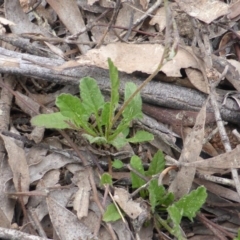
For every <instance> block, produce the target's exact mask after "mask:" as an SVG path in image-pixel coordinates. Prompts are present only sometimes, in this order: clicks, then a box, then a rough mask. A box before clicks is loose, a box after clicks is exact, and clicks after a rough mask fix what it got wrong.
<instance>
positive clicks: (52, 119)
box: [31, 59, 153, 149]
mask: <svg viewBox="0 0 240 240" xmlns="http://www.w3.org/2000/svg"><path fill="white" fill-rule="evenodd" d="M108 65H109V75H110V81H111V96H110V101H109V102H106V101H105V100H104V96H103V94H102V93H101V91H100V89H99V87H98V85H97V82H96V80H95V79H93V78H90V77H85V78H82V79H81V80H80V85H79V89H80V98H78V97H76V96H73V95H71V94H65V93H64V94H61V95H59V96H58V97H57V99H56V106H57V107H58V108H59V112H56V113H50V114H41V115H38V116H35V117H33V118H32V120H31V123H32V125H35V126H42V127H45V128H55V129H67V128H68V129H75V130H79V132H83V134H82V135H83V136H84V137H86V138H87V139H88V140H89V142H90V143H91V144H92V143H97V144H106V143H107V144H111V145H113V146H114V147H116V148H117V149H119V148H121V147H123V146H124V145H126V144H127V143H128V142H131V143H139V142H143V141H151V140H153V135H152V134H150V133H148V132H146V131H137V132H136V134H135V135H134V136H133V137H131V138H127V136H128V133H129V126H130V124H131V122H132V120H134V119H139V118H142V115H143V114H142V99H141V96H140V93H139V92H137V93H136V89H137V86H136V85H135V84H134V83H132V82H128V83H126V85H125V92H124V104H123V105H124V108H121V109H120V111H117V108H118V105H119V99H120V96H119V78H118V70H117V68H116V67H115V66H114V64H113V62H112V61H111V60H110V59H108Z"/></svg>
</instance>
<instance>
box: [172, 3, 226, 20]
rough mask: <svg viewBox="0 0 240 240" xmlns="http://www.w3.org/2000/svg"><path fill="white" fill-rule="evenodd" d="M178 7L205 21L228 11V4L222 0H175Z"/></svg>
mask: <svg viewBox="0 0 240 240" xmlns="http://www.w3.org/2000/svg"><path fill="white" fill-rule="evenodd" d="M176 2H177V3H178V5H179V7H180V8H181V9H182V10H183V11H184V12H186V13H187V14H189V15H190V16H192V17H195V18H197V19H199V20H201V21H203V22H205V23H211V22H212V21H214V20H215V19H217V18H219V17H221V16H223V15H225V14H227V13H229V5H228V4H226V3H224V2H222V1H212V0H198V1H195V0H176Z"/></svg>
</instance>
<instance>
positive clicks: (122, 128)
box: [109, 119, 129, 140]
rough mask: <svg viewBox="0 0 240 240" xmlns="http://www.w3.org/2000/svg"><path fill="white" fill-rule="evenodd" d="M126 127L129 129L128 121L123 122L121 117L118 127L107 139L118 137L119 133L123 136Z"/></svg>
mask: <svg viewBox="0 0 240 240" xmlns="http://www.w3.org/2000/svg"><path fill="white" fill-rule="evenodd" d="M127 129H129V122H125V121H124V119H122V121H121V122H120V124H119V125H118V127H117V128H116V129H115V130H114V132H113V133H112V135H111V136H110V137H109V139H110V140H113V139H115V138H116V137H118V135H119V134H120V133H123V135H124V136H125V135H126V132H125V131H127Z"/></svg>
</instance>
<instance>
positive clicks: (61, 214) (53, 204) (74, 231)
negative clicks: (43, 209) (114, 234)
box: [47, 197, 93, 240]
mask: <svg viewBox="0 0 240 240" xmlns="http://www.w3.org/2000/svg"><path fill="white" fill-rule="evenodd" d="M47 205H48V210H49V215H50V218H51V222H52V224H53V226H54V229H55V231H56V233H57V235H58V237H59V238H60V239H62V240H64V239H81V240H88V239H91V238H93V234H92V233H91V231H90V230H89V229H88V227H87V226H85V225H84V224H83V223H81V222H80V221H79V219H78V218H77V216H76V215H75V214H73V213H72V212H70V211H69V210H67V209H66V208H65V207H64V206H62V205H60V204H59V203H58V202H57V201H56V200H54V199H53V198H51V197H47Z"/></svg>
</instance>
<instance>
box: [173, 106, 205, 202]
mask: <svg viewBox="0 0 240 240" xmlns="http://www.w3.org/2000/svg"><path fill="white" fill-rule="evenodd" d="M206 104H207V103H205V104H204V105H203V107H202V108H201V110H200V112H199V114H198V116H197V118H196V123H195V125H194V127H193V129H192V132H191V133H190V134H188V136H187V137H186V139H185V141H184V148H183V150H182V153H181V156H180V158H179V163H180V164H181V163H190V162H194V161H197V160H198V157H199V154H200V152H201V150H202V141H203V138H204V133H205V131H204V125H205V119H206ZM195 172H196V167H194V166H191V167H188V166H182V167H181V168H180V170H179V171H178V173H177V175H176V177H175V178H174V180H173V182H172V183H171V185H170V187H169V191H170V192H173V193H174V196H175V197H176V199H179V198H181V197H182V196H183V195H185V194H187V193H188V192H189V191H190V189H191V186H192V182H193V180H194V176H195Z"/></svg>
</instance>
